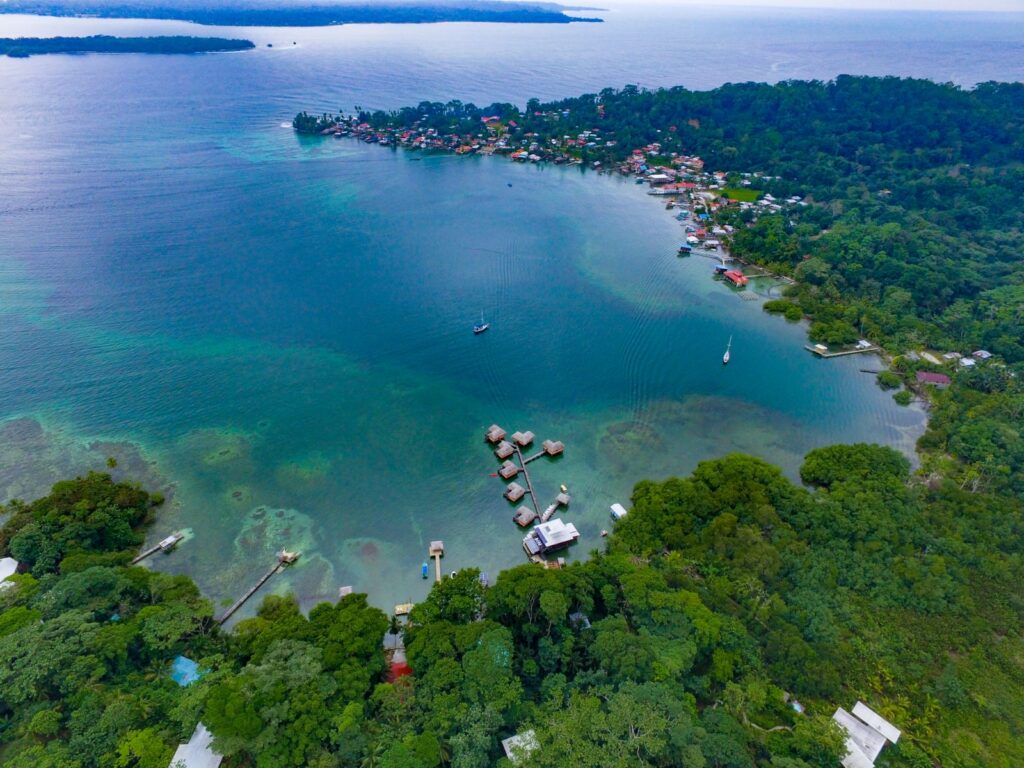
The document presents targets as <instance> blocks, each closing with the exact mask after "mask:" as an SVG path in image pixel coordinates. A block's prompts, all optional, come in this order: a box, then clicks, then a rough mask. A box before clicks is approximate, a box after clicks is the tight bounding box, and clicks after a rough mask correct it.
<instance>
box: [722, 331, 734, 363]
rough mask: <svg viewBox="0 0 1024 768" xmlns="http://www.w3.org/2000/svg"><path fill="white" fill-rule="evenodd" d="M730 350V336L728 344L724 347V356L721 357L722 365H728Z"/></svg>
mask: <svg viewBox="0 0 1024 768" xmlns="http://www.w3.org/2000/svg"><path fill="white" fill-rule="evenodd" d="M731 349H732V336H730V337H729V343H728V344H727V345H726V347H725V354H724V355H722V365H728V364H729V359H730V358H731V357H732V355H731V354H730V350H731Z"/></svg>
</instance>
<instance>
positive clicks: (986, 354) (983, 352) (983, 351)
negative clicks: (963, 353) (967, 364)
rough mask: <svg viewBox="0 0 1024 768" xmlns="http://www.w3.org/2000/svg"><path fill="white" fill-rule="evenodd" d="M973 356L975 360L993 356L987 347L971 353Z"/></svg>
mask: <svg viewBox="0 0 1024 768" xmlns="http://www.w3.org/2000/svg"><path fill="white" fill-rule="evenodd" d="M971 357H973V358H974V359H975V360H988V359H989V358H990V357H992V353H991V352H989V351H988V350H987V349H978V350H975V351H974V352H972V353H971Z"/></svg>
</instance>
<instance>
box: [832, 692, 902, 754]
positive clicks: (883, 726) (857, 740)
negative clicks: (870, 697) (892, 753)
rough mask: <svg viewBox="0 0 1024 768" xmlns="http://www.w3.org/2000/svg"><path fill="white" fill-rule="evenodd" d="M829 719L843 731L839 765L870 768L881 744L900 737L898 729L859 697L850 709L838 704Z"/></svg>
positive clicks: (891, 741)
mask: <svg viewBox="0 0 1024 768" xmlns="http://www.w3.org/2000/svg"><path fill="white" fill-rule="evenodd" d="M832 719H833V720H835V721H836V722H837V723H838V724H839V725H840V727H841V728H842V729H843V730H844V731H846V757H844V758H843V768H873V767H874V765H875V760H876V759H878V755H879V754H880V753H881V751H882V748H883V747H884V746H885V745H886V744H888V743H892V744H895V743H896V742H897V741H899V740H900V736H901V734H900V731H899V729H898V728H896V726H894V725H893V724H892V723H890V722H889V721H888V720H886V719H885V718H884V717H882V716H881V715H880V714H878V713H877V712H875V711H873V710H872V709H870V708H869V707H868V706H867V705H866V704H864V703H863V702H861V701H858V702H857V704H856V705H855V706H854V708H853V712H852V713H850V712H847V711H846V710H845V709H843V708H842V707H840V708H839V709H837V710H836V713H835V714H834V715H832Z"/></svg>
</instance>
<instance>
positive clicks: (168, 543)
mask: <svg viewBox="0 0 1024 768" xmlns="http://www.w3.org/2000/svg"><path fill="white" fill-rule="evenodd" d="M183 538H185V536H184V535H183V534H181V533H172V534H171V535H170V536H168V537H167V538H165V539H162V540H161V541H160V542H158V543H157V544H154V545H153V546H152V547H150V548H149V549H147V550H145V551H144V552H140V553H139V554H137V555H136V556H135V557H133V558H132V565H135V564H136V563H141V562H142V561H143V560H145V559H146V558H147V557H149V556H150V555H155V554H156V553H157V552H160V551H163V552H170V551H171V550H172V549H174V548H175V547H176V546H178V542H179V541H181V540H182V539H183Z"/></svg>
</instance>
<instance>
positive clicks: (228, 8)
mask: <svg viewBox="0 0 1024 768" xmlns="http://www.w3.org/2000/svg"><path fill="white" fill-rule="evenodd" d="M567 10H579V9H575V8H573V9H570V8H566V7H563V6H559V5H555V4H553V3H516V2H501V1H500V0H462V1H459V0H453V1H452V2H445V0H437V1H436V2H427V3H415V2H409V0H399V1H398V2H392V3H376V4H369V3H366V2H351V3H345V2H342V3H332V4H323V5H294V6H285V5H275V4H269V3H264V4H260V3H257V4H253V5H246V6H240V5H235V4H232V3H231V2H230V0H219V2H218V3H217V4H213V5H198V4H196V5H190V4H185V5H179V6H177V7H173V8H172V7H166V6H162V5H150V4H148V3H145V2H134V3H132V2H128V3H115V4H109V5H107V4H104V3H102V2H96V0H75V1H73V2H68V3H51V2H45V0H11V2H5V3H3V4H2V5H0V13H24V14H34V15H38V16H89V17H98V18H105V19H121V18H132V19H171V20H175V21H190V22H193V23H196V24H208V25H216V26H227V27H236V26H253V27H322V26H332V25H337V24H432V23H437V22H444V21H463V22H467V21H475V22H492V23H500V24H569V23H571V22H574V21H590V22H600V21H601V19H597V18H582V17H578V16H570V15H568V14H567V13H565V11H567Z"/></svg>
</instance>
